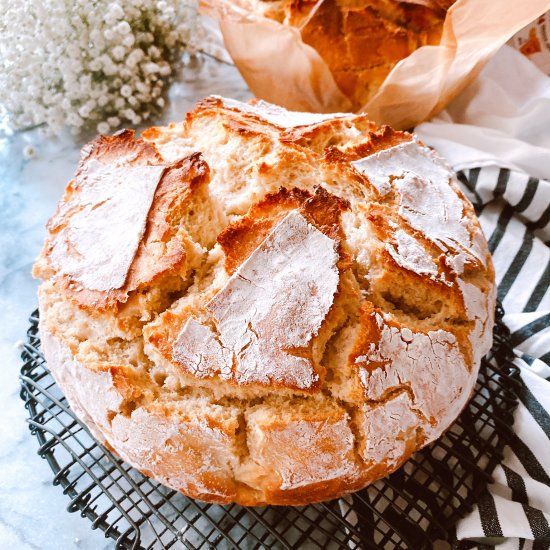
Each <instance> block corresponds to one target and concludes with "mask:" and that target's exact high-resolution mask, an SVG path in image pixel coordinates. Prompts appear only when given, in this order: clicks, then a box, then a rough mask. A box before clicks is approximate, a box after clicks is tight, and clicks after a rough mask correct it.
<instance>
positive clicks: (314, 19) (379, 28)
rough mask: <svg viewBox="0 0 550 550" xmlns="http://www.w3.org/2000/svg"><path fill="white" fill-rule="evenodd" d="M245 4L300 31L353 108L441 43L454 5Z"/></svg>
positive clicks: (378, 1)
mask: <svg viewBox="0 0 550 550" xmlns="http://www.w3.org/2000/svg"><path fill="white" fill-rule="evenodd" d="M249 3H250V4H251V5H252V6H253V9H256V10H257V11H259V12H260V13H262V14H263V15H264V16H265V17H270V18H273V19H276V20H278V21H279V22H281V23H284V24H287V25H291V26H294V27H297V28H299V29H300V31H301V35H302V40H303V41H304V42H305V43H306V44H308V45H309V46H311V47H313V48H314V49H315V50H317V52H318V53H319V54H320V55H321V57H322V58H323V60H324V61H325V62H326V63H327V65H328V66H329V68H330V70H331V72H332V74H333V76H334V79H335V81H336V83H337V85H338V86H339V88H340V89H341V90H342V92H344V94H345V95H346V96H347V97H348V98H350V99H351V100H352V104H353V108H354V110H356V109H358V108H360V107H361V106H363V105H365V103H367V102H368V100H369V99H370V98H371V97H372V96H373V95H374V93H375V92H376V91H377V89H378V88H379V87H380V85H381V84H382V82H383V81H384V79H385V78H386V76H387V75H388V74H389V72H390V71H391V70H392V69H393V67H394V66H395V65H396V64H397V63H398V62H399V61H400V60H401V59H403V58H405V57H407V56H408V55H410V54H411V53H412V52H413V51H414V50H416V49H417V48H419V47H420V46H424V45H427V44H437V43H439V40H440V38H441V32H442V27H443V21H444V19H445V15H446V12H447V10H448V9H449V7H450V6H451V5H452V4H453V1H452V0H441V1H430V0H426V1H425V2H418V1H415V2H398V1H395V0H324V1H322V2H318V1H316V0H281V1H280V2H276V3H273V2H265V1H264V2H256V3H253V2H249ZM275 4H276V8H275V7H274V6H275ZM421 4H423V5H421ZM268 6H269V7H268Z"/></svg>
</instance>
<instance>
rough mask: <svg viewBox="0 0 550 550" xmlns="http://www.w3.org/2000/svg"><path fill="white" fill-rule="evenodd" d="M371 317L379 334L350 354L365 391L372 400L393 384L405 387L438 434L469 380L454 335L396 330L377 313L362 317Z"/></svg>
mask: <svg viewBox="0 0 550 550" xmlns="http://www.w3.org/2000/svg"><path fill="white" fill-rule="evenodd" d="M373 321H374V323H376V325H377V327H378V330H379V333H380V339H379V341H378V342H377V343H373V345H372V346H371V349H370V350H368V352H367V353H366V354H364V355H361V356H359V357H356V359H355V364H356V365H358V366H359V376H360V379H361V382H362V384H363V387H364V389H365V396H366V397H367V399H370V400H373V401H377V400H382V399H384V397H385V395H387V393H388V391H391V390H392V389H405V390H406V391H408V392H409V393H410V396H411V398H412V409H413V410H416V411H417V412H418V413H419V414H420V415H421V417H423V418H424V419H426V420H427V421H428V424H426V427H425V430H426V432H427V434H428V435H432V434H433V435H435V434H439V433H440V429H441V428H440V427H441V426H442V425H447V424H448V423H449V422H450V421H452V419H453V418H455V417H456V415H457V414H458V412H459V411H460V410H461V409H462V407H463V406H464V403H465V399H467V398H468V395H469V391H468V387H469V385H471V384H472V377H471V376H470V373H469V371H468V369H467V366H466V363H465V360H464V357H463V355H462V353H461V352H460V349H459V347H458V345H457V341H456V338H455V336H454V335H453V334H451V333H450V332H446V331H444V330H435V331H429V332H427V333H422V332H413V331H411V330H410V329H408V328H403V329H399V328H398V327H395V326H390V325H388V324H387V323H386V322H385V321H384V318H383V317H382V315H380V314H379V313H376V312H373V313H372V314H371V316H370V319H367V320H366V322H367V323H369V322H373Z"/></svg>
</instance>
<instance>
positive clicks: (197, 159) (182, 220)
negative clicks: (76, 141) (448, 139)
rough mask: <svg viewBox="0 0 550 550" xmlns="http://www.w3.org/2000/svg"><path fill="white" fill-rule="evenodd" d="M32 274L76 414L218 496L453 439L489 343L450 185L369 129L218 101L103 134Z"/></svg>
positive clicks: (387, 463) (403, 455) (167, 474)
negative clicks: (445, 435) (451, 430)
mask: <svg viewBox="0 0 550 550" xmlns="http://www.w3.org/2000/svg"><path fill="white" fill-rule="evenodd" d="M113 243H114V244H115V245H116V246H115V245H114V244H113ZM106 251H107V252H108V253H106ZM35 274H36V275H37V276H39V277H41V278H42V279H43V282H42V284H41V285H40V289H39V297H40V316H41V333H42V341H43V349H44V353H45V356H46V358H47V360H48V364H49V367H50V369H51V370H52V373H53V375H54V376H55V378H56V380H57V381H58V383H59V385H60V386H61V388H62V389H63V390H64V392H65V394H66V395H67V398H68V400H69V402H70V403H71V406H72V407H73V409H74V410H75V412H76V414H77V415H78V416H79V417H80V418H82V420H84V421H85V422H86V423H87V424H88V425H89V427H90V429H91V430H92V431H93V432H94V434H95V435H96V436H97V437H98V438H100V439H101V440H102V441H104V443H105V444H106V445H108V446H110V448H113V449H114V450H116V452H117V453H118V454H119V455H120V456H121V457H122V458H123V459H125V460H127V461H128V462H130V463H131V464H133V465H134V466H135V467H137V468H139V469H140V470H141V471H143V472H144V473H145V474H147V475H149V476H152V477H155V478H157V479H159V480H160V481H161V482H163V483H164V484H166V485H168V486H170V487H173V488H175V489H177V490H180V491H182V492H184V493H185V494H187V495H190V496H193V497H196V498H201V499H204V500H208V501H211V502H220V503H225V502H239V503H241V504H247V505H261V504H267V503H271V504H296V505H297V504H304V503H307V502H313V501H319V500H325V499H331V498H335V497H338V496H340V495H344V494H346V493H348V492H350V491H353V490H356V489H359V488H361V487H364V486H365V485H367V484H368V483H371V482H373V481H375V480H376V479H378V478H380V477H382V476H385V475H387V474H388V473H390V472H392V471H394V470H395V469H396V468H397V467H399V465H400V464H402V463H403V462H404V461H405V460H406V459H407V458H408V457H409V456H410V455H411V454H412V453H413V452H415V451H416V450H417V449H419V448H421V447H422V446H423V445H425V444H427V443H429V442H430V441H433V440H434V439H435V438H437V437H439V435H440V434H441V433H442V432H443V431H444V430H445V429H447V428H448V427H449V425H450V424H451V423H452V421H453V420H454V419H455V418H456V416H457V415H458V414H459V412H460V411H461V409H462V408H463V407H464V405H465V403H466V401H467V399H468V398H469V396H470V394H471V392H472V389H473V386H474V384H475V380H476V376H477V370H478V367H479V363H480V359H481V357H482V355H483V354H484V353H486V352H487V351H488V350H489V348H490V345H491V331H492V326H493V310H494V300H495V297H494V274H493V268H492V265H491V259H490V255H489V252H488V249H487V244H486V242H485V239H484V237H483V234H482V232H481V228H480V226H479V223H478V221H477V219H476V218H475V215H474V213H473V210H472V207H471V205H470V204H469V203H468V202H467V200H466V199H465V198H464V196H463V195H462V194H461V193H460V191H459V190H458V187H457V184H456V178H455V176H454V174H453V172H452V170H451V169H450V168H449V167H448V165H447V164H446V163H445V162H444V161H443V160H442V159H441V158H440V157H438V156H437V155H436V154H435V153H433V152H432V151H431V150H429V149H428V148H427V147H426V146H424V145H423V144H422V143H420V142H419V141H417V140H416V139H415V138H414V136H411V135H410V134H407V133H403V132H395V131H393V130H391V129H390V128H387V127H384V128H381V129H377V128H375V126H374V125H373V124H372V123H370V122H368V121H367V120H366V119H365V117H364V116H362V115H358V116H356V115H347V114H336V115H315V114H311V113H290V112H288V111H285V110H284V109H281V108H279V107H276V106H273V105H269V104H266V103H265V102H261V101H253V102H250V103H248V104H244V103H239V102H237V101H234V100H226V99H223V98H219V97H211V98H207V99H206V100H204V101H203V102H201V103H200V104H199V105H198V107H197V108H196V109H195V110H194V111H192V112H191V113H189V114H188V115H187V117H186V120H185V121H184V123H182V124H174V125H171V126H169V127H167V128H151V129H149V130H147V131H146V132H144V135H143V138H142V139H136V138H135V136H134V135H133V134H132V133H128V132H124V133H122V134H119V135H115V136H113V137H110V138H105V137H103V138H99V139H98V140H96V141H94V142H92V144H91V145H90V146H88V147H86V148H85V150H84V152H83V156H82V161H81V164H80V166H79V168H78V171H77V173H76V175H75V179H74V180H73V181H72V182H70V184H69V186H68V188H67V191H66V193H65V195H64V197H63V199H62V200H61V202H60V204H59V207H58V210H57V212H56V214H55V215H54V216H53V217H52V219H51V221H50V223H49V225H48V237H47V239H46V242H45V245H44V248H43V251H42V254H41V256H40V258H39V259H38V261H37V263H36V265H35Z"/></svg>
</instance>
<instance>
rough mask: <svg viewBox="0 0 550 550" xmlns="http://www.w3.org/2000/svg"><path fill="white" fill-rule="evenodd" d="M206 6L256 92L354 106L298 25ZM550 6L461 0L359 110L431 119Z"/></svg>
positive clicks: (299, 103)
mask: <svg viewBox="0 0 550 550" xmlns="http://www.w3.org/2000/svg"><path fill="white" fill-rule="evenodd" d="M321 1H322V0H321ZM413 1H415V0H413ZM416 1H417V3H424V2H426V1H427V0H416ZM201 9H202V10H203V12H204V13H206V14H208V15H210V16H212V17H214V18H216V19H217V20H218V21H219V23H220V28H221V31H222V34H223V37H224V41H225V46H226V48H227V50H228V51H229V53H230V55H231V57H232V58H233V60H234V62H235V64H236V65H237V67H238V68H239V70H240V71H241V73H242V75H243V77H244V78H245V80H246V81H247V83H248V85H249V86H250V89H251V90H252V92H253V93H254V94H255V95H256V96H257V97H260V98H262V99H265V100H267V101H270V102H272V103H276V104H278V105H282V106H283V107H286V108H288V109H293V110H301V111H313V112H320V113H329V112H335V111H350V110H351V102H350V101H349V99H348V98H347V97H346V96H345V95H344V94H343V93H342V92H341V91H340V89H339V88H338V86H337V85H336V82H335V81H334V78H333V77H332V74H331V72H330V70H329V68H328V66H327V64H326V63H325V62H324V61H323V59H322V58H321V56H320V55H319V54H318V53H317V52H316V51H315V50H314V49H313V48H312V47H310V46H308V45H307V44H305V43H304V42H303V41H302V38H301V35H300V31H299V29H297V28H294V27H290V26H286V25H283V24H281V23H278V22H277V21H274V20H272V19H268V18H266V17H263V16H261V15H258V14H256V13H253V12H251V11H249V10H248V9H246V8H245V7H243V6H242V5H240V4H239V3H238V0H201ZM548 10H550V0H528V1H520V2H518V1H517V0H457V2H455V4H453V6H452V7H451V8H450V9H449V11H448V12H447V16H446V18H445V22H444V27H443V34H442V38H441V42H440V44H439V45H437V46H423V47H421V48H419V49H418V50H415V51H414V52H413V53H412V54H411V55H409V56H408V57H406V58H405V59H403V60H401V61H400V62H399V63H398V64H397V65H396V66H395V67H394V68H393V70H392V71H391V72H390V74H389V75H388V76H387V78H386V79H385V81H384V82H383V84H382V86H381V87H380V89H379V90H378V92H377V93H376V95H375V96H374V97H373V98H372V99H371V100H370V101H369V102H368V103H367V104H366V105H363V106H362V107H361V109H360V111H361V112H366V113H367V114H368V115H369V117H370V118H371V119H372V120H374V121H375V122H377V123H379V124H382V123H383V124H390V125H391V126H393V127H394V128H411V127H413V126H415V125H416V124H418V123H420V122H422V121H424V120H427V119H429V118H430V117H432V116H433V115H435V114H436V113H437V112H439V111H440V110H441V109H443V108H444V107H445V105H446V104H447V103H448V102H449V101H451V100H452V99H453V98H454V97H455V96H456V95H457V94H458V93H460V92H461V91H462V90H463V89H464V88H465V87H466V86H467V85H468V84H469V83H470V82H471V81H472V80H473V79H474V78H475V77H476V76H477V74H478V73H479V71H480V70H481V68H482V67H483V66H484V64H485V63H486V62H487V61H488V60H489V59H490V58H491V56H492V55H493V54H494V53H495V52H496V51H497V50H498V49H499V48H500V47H501V46H502V45H503V44H504V43H505V42H506V41H508V40H509V39H510V38H511V37H512V36H513V35H514V34H515V33H516V32H518V31H519V30H520V29H522V28H523V27H524V26H525V25H527V24H528V23H530V22H531V21H533V20H534V19H535V18H537V17H538V16H539V15H541V14H542V13H545V12H546V11H548ZM510 77H511V78H513V75H510Z"/></svg>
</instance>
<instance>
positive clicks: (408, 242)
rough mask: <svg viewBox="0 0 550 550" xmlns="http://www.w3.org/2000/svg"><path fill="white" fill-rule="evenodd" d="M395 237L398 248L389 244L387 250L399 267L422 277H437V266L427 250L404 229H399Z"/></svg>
mask: <svg viewBox="0 0 550 550" xmlns="http://www.w3.org/2000/svg"><path fill="white" fill-rule="evenodd" d="M394 237H395V241H396V245H397V246H396V247H394V246H393V245H391V244H387V245H386V250H387V251H388V252H389V253H390V255H391V257H392V258H393V259H394V260H395V261H396V263H397V264H398V265H400V266H401V267H404V268H405V269H408V270H409V271H414V272H415V273H418V274H420V275H422V274H424V275H430V276H432V277H434V276H436V275H437V273H438V269H437V265H436V264H435V262H434V261H433V259H432V257H431V256H430V255H429V254H428V253H427V252H426V249H425V248H424V247H423V246H422V245H421V244H420V243H419V242H418V241H417V240H416V239H415V238H414V237H411V236H410V235H409V234H408V233H405V231H403V230H402V229H398V230H397V231H396V232H395V235H394Z"/></svg>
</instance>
